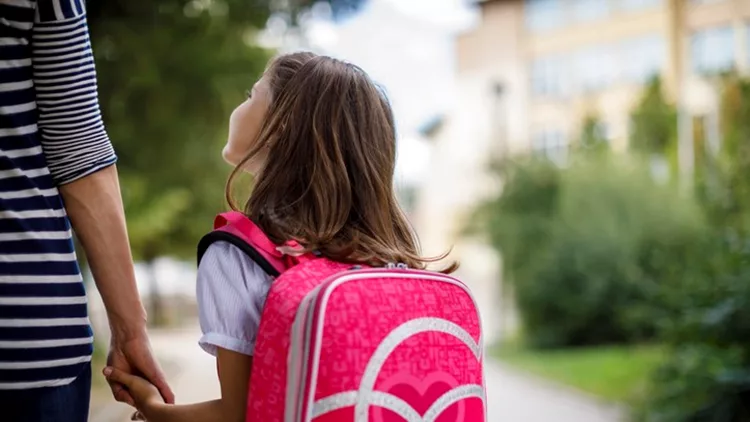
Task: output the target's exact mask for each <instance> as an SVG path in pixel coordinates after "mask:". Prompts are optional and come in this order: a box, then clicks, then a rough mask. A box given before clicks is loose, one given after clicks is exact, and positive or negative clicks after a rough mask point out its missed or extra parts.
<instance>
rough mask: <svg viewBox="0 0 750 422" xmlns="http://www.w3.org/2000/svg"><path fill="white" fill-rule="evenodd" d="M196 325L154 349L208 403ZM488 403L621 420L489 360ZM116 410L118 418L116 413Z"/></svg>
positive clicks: (493, 409) (207, 366) (528, 420)
mask: <svg viewBox="0 0 750 422" xmlns="http://www.w3.org/2000/svg"><path fill="white" fill-rule="evenodd" d="M199 336H200V334H199V331H198V329H197V327H190V328H186V329H183V330H176V331H155V332H154V333H153V336H152V343H153V346H154V350H155V352H156V353H157V355H158V356H159V358H160V359H162V360H169V361H171V362H174V364H175V367H174V368H175V369H176V371H174V370H173V371H171V372H172V374H170V376H169V378H170V380H169V381H170V384H171V385H172V388H173V389H174V391H175V395H176V396H177V402H178V403H191V402H195V401H204V400H210V399H214V398H217V397H219V395H220V394H219V384H218V381H217V379H216V370H215V361H214V359H213V358H212V357H211V356H209V355H208V354H206V353H205V352H203V351H202V350H201V349H200V348H199V347H198V345H197V343H196V342H197V339H198V338H199ZM486 374H487V402H488V419H487V420H488V421H489V422H549V421H555V422H619V421H621V420H623V417H622V416H621V415H620V413H619V412H618V411H617V410H616V409H613V408H610V407H605V406H602V405H601V404H599V403H595V402H593V401H591V400H590V399H589V398H588V397H585V396H582V395H578V394H576V393H575V392H572V391H569V390H566V389H564V388H559V387H557V386H553V385H551V384H550V385H548V384H546V383H544V382H541V381H538V380H536V379H532V378H529V377H526V376H524V375H522V374H518V373H516V372H513V371H512V370H508V369H506V368H505V367H503V366H502V365H501V364H498V363H494V362H488V364H487V368H486ZM118 412H119V414H118ZM129 414H130V413H129V409H128V408H127V406H123V405H119V404H113V405H112V406H111V409H110V413H109V418H105V417H100V419H92V421H91V422H125V421H127V420H128V419H129V418H128V416H129Z"/></svg>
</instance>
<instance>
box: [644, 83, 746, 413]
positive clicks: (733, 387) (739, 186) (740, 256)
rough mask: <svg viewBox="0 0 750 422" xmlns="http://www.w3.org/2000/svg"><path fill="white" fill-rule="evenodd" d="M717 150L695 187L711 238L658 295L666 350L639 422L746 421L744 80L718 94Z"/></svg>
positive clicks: (724, 88) (726, 86) (700, 246)
mask: <svg viewBox="0 0 750 422" xmlns="http://www.w3.org/2000/svg"><path fill="white" fill-rule="evenodd" d="M720 125H721V131H722V144H721V147H720V149H719V153H718V155H717V156H715V157H712V156H708V157H705V160H703V161H704V163H705V164H706V165H707V166H709V167H708V168H707V170H708V171H706V172H705V174H706V177H703V178H700V179H697V180H696V187H697V188H698V189H699V198H700V200H701V203H702V204H703V206H704V208H705V209H706V211H707V214H708V217H709V220H710V222H711V228H712V231H713V233H712V235H711V236H709V237H707V238H706V239H704V240H703V241H702V242H700V243H699V244H697V245H696V246H697V247H696V248H695V252H694V254H693V257H692V258H689V259H686V260H685V261H684V262H685V266H684V267H685V268H683V269H682V270H681V271H678V272H675V273H674V274H673V278H674V279H675V280H674V282H673V283H670V284H669V285H671V286H673V288H672V289H669V290H667V291H665V297H666V298H667V299H668V303H670V304H671V305H670V306H671V307H672V308H673V309H675V310H677V312H673V313H672V314H671V315H670V317H669V318H666V319H665V330H664V332H663V334H662V335H663V339H664V341H665V342H666V343H667V344H669V345H670V346H671V348H672V350H673V353H672V356H671V357H670V359H668V360H667V361H666V362H665V363H664V364H663V365H662V367H661V368H659V370H658V371H657V373H656V374H655V377H654V380H653V384H652V388H651V391H650V394H649V400H648V402H647V406H646V410H645V411H644V412H642V414H641V415H639V416H640V417H641V419H643V420H646V421H653V422H661V421H665V422H666V421H670V422H671V421H695V422H702V421H706V422H709V421H710V422H744V421H748V420H750V407H749V406H748V403H750V342H748V338H750V283H748V278H749V277H750V232H749V230H750V80H747V79H742V78H738V77H736V76H731V75H730V76H727V77H726V78H725V79H724V82H723V85H722V87H721V107H720Z"/></svg>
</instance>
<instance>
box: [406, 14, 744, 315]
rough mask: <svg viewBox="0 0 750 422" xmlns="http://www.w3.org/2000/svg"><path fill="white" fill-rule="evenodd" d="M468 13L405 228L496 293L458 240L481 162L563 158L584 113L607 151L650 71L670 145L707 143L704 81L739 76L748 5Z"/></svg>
mask: <svg viewBox="0 0 750 422" xmlns="http://www.w3.org/2000/svg"><path fill="white" fill-rule="evenodd" d="M476 7H478V8H479V9H480V15H481V18H480V19H479V22H478V23H477V25H476V26H475V27H474V28H473V29H471V30H470V31H468V32H466V33H463V34H461V35H459V36H458V38H457V40H456V44H455V54H456V56H457V61H456V62H457V69H456V73H457V80H456V85H457V95H456V98H457V100H456V102H455V103H454V104H453V105H452V107H451V108H450V109H449V110H447V111H446V113H445V114H444V115H443V116H441V117H440V118H437V119H435V120H434V121H431V122H429V124H427V125H426V126H425V128H424V131H423V134H424V135H425V136H426V137H427V138H429V139H430V140H431V145H432V152H431V157H432V159H431V164H430V171H429V172H428V173H429V174H430V178H429V180H427V181H426V183H425V184H424V185H423V186H422V188H421V191H420V192H419V195H418V201H417V211H416V214H417V215H418V218H417V219H416V221H418V229H419V231H420V234H421V236H422V240H423V243H424V244H425V245H429V247H430V248H428V251H430V252H439V251H441V250H444V249H445V248H447V247H449V246H451V245H453V246H455V250H456V255H457V256H458V257H459V259H461V260H462V261H464V268H465V271H470V272H472V274H471V275H469V277H470V278H472V279H473V280H477V281H475V282H478V283H480V284H481V283H485V284H487V286H484V285H482V286H480V287H479V288H480V289H485V290H487V291H486V294H489V295H495V296H496V295H498V293H497V292H495V291H494V290H492V289H494V287H492V285H491V284H490V283H495V284H496V280H497V278H498V277H499V274H498V265H497V264H498V263H497V262H494V261H493V260H492V259H491V258H490V256H491V254H490V253H489V252H488V250H487V247H486V246H482V242H481V239H472V238H470V237H466V236H463V235H462V230H463V228H464V227H465V226H466V224H467V223H468V222H470V220H471V212H472V210H473V209H474V208H475V206H476V204H477V202H478V201H479V200H480V199H481V198H482V197H484V196H485V195H487V194H488V193H490V192H493V191H494V189H495V188H496V186H495V185H496V183H495V182H494V181H493V180H492V179H491V178H489V177H488V172H487V166H488V163H489V161H490V160H489V159H490V158H491V157H493V156H502V155H505V154H516V153H522V152H532V153H538V154H543V155H546V156H548V157H549V158H551V159H553V160H561V161H564V160H565V158H566V155H567V151H568V145H569V144H570V143H571V141H572V140H573V139H575V137H576V136H577V134H578V131H579V130H580V126H581V122H582V120H583V119H584V118H585V117H586V116H588V115H595V116H596V117H598V118H599V120H600V122H601V130H602V132H603V133H604V134H605V136H606V138H607V139H608V140H609V141H610V143H611V145H612V147H613V148H614V149H615V150H623V149H625V148H627V138H628V130H629V113H630V110H631V109H632V108H633V106H634V103H635V102H636V101H637V100H638V98H639V96H640V94H641V88H642V87H643V85H644V84H645V83H646V82H647V81H649V80H650V79H651V78H652V77H653V76H654V75H659V76H661V78H662V80H663V82H664V86H665V89H666V92H667V94H668V95H669V96H670V98H672V99H673V100H674V101H675V102H676V103H677V104H678V105H679V108H680V111H681V113H680V114H681V117H682V118H681V122H682V125H683V126H682V131H681V134H682V135H681V136H682V138H683V139H682V140H681V142H683V143H685V142H688V143H690V139H689V138H690V137H691V136H693V124H701V126H700V127H701V128H702V130H704V131H705V132H706V137H707V138H708V139H707V140H708V141H709V142H710V141H711V140H712V139H713V140H716V139H718V126H717V123H716V121H717V119H716V108H717V95H716V90H715V89H714V85H713V82H712V78H711V77H710V75H714V74H717V73H721V72H723V71H728V70H732V69H735V70H738V71H739V72H743V73H748V71H750V0H478V1H477V2H476ZM685 138H687V139H685ZM687 158H688V160H689V156H688V157H687ZM480 257H481V258H480ZM530 259H533V257H530ZM467 261H468V262H467ZM467 266H468V267H469V268H466V267H467ZM493 274H494V275H493ZM482 279H487V281H478V280H482ZM493 279H494V280H493ZM490 280H493V281H490ZM476 288H477V287H476V286H475V289H476ZM483 293H484V292H483ZM503 313H505V311H504V312H503ZM488 318H491V319H493V320H494V319H496V318H499V316H491V317H488Z"/></svg>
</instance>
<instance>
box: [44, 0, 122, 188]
mask: <svg viewBox="0 0 750 422" xmlns="http://www.w3.org/2000/svg"><path fill="white" fill-rule="evenodd" d="M31 47H32V67H33V72H34V87H35V90H36V103H37V109H38V111H39V120H38V125H39V131H40V134H41V143H42V149H43V151H44V155H45V158H46V160H47V165H48V166H49V169H50V173H52V177H53V178H54V179H55V182H56V183H57V184H59V185H62V184H65V183H70V182H72V181H75V180H77V179H80V178H82V177H84V176H87V175H89V174H91V173H94V172H96V171H98V170H101V169H103V168H105V167H108V166H110V165H112V164H114V163H115V161H116V160H117V157H116V156H115V152H114V149H113V148H112V144H111V143H110V140H109V137H108V136H107V132H106V131H105V129H104V124H103V122H102V118H101V114H100V110H99V99H98V93H97V83H96V70H95V68H94V56H93V54H92V52H91V41H90V39H89V31H88V23H87V22H86V13H85V7H84V0H39V1H38V2H37V8H36V17H35V22H34V26H33V31H32V38H31Z"/></svg>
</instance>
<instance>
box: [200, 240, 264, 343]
mask: <svg viewBox="0 0 750 422" xmlns="http://www.w3.org/2000/svg"><path fill="white" fill-rule="evenodd" d="M272 281H273V279H272V278H271V276H269V275H268V274H266V273H265V272H264V271H263V270H262V269H261V268H260V267H259V266H258V264H256V263H255V262H254V261H253V260H252V259H250V257H248V256H247V255H246V254H245V253H244V252H242V251H241V250H240V249H239V248H237V247H236V246H234V245H232V244H231V243H228V242H221V241H219V242H216V243H213V244H211V246H209V247H208V249H207V250H206V253H205V254H204V255H203V258H202V259H201V262H200V264H199V265H198V282H197V299H198V314H199V319H200V326H201V331H202V332H203V336H202V337H201V339H200V340H199V342H198V344H199V345H200V346H201V348H203V350H205V351H206V352H208V353H209V354H211V355H213V356H216V349H217V347H221V348H222V349H226V350H231V351H233V352H237V353H242V354H244V355H248V356H252V355H253V350H254V348H255V339H256V335H257V334H258V327H259V326H260V316H261V313H262V311H263V305H264V303H265V301H266V296H267V295H268V289H269V288H270V286H271V282H272Z"/></svg>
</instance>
